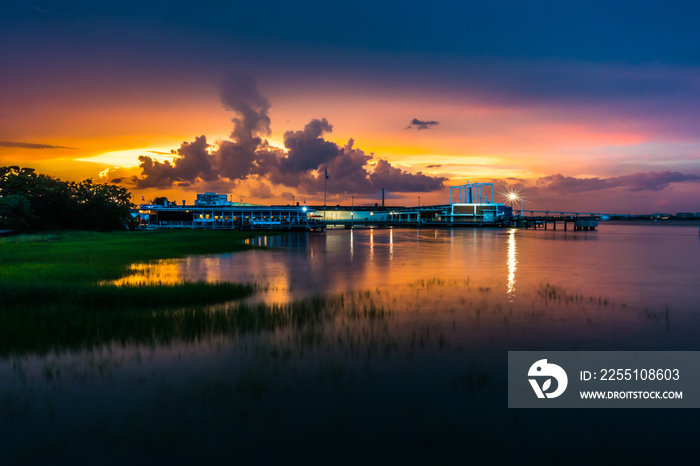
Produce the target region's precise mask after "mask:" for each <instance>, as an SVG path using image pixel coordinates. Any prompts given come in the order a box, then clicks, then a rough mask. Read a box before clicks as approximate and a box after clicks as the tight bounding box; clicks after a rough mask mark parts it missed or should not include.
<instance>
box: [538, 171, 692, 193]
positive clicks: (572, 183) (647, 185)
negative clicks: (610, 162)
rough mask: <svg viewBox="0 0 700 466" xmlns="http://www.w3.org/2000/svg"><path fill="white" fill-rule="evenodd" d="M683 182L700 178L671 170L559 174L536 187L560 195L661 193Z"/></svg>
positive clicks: (546, 177) (541, 179) (545, 178)
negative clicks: (605, 174)
mask: <svg viewBox="0 0 700 466" xmlns="http://www.w3.org/2000/svg"><path fill="white" fill-rule="evenodd" d="M683 182H695V183H697V182H700V176H698V175H693V174H683V173H679V172H672V171H670V170H666V171H663V172H648V173H634V174H632V175H623V176H614V177H610V178H575V177H571V176H563V175H561V174H557V175H551V176H545V177H542V178H539V179H538V180H537V183H536V186H537V187H538V188H542V189H547V190H551V191H555V192H560V193H581V192H586V191H599V190H604V189H611V188H623V189H625V190H627V191H661V190H663V189H665V188H667V187H668V186H669V185H670V184H671V183H683Z"/></svg>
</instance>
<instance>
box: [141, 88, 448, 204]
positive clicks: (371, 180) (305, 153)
mask: <svg viewBox="0 0 700 466" xmlns="http://www.w3.org/2000/svg"><path fill="white" fill-rule="evenodd" d="M221 102H222V104H223V105H224V107H225V108H227V109H228V110H230V111H232V112H233V113H234V114H235V117H234V118H232V120H231V121H232V122H233V131H232V132H231V134H230V139H228V140H223V141H216V142H215V144H212V145H210V144H208V143H207V139H206V137H205V136H199V137H197V138H195V140H194V141H192V142H189V143H188V142H183V143H182V145H181V146H180V148H179V149H178V150H177V151H174V153H175V155H176V157H175V158H174V159H173V160H172V162H171V161H165V162H159V161H157V160H155V159H153V158H152V157H150V156H147V155H142V156H140V157H139V161H140V169H141V175H140V176H134V177H132V178H131V181H132V182H133V183H134V184H135V185H136V186H137V187H139V188H146V187H171V186H173V185H175V186H181V187H182V186H190V185H198V186H199V185H212V184H214V183H215V182H218V183H226V182H228V183H230V184H231V185H233V184H234V183H235V182H236V181H237V180H246V179H251V177H252V179H257V180H261V179H263V178H264V179H266V180H268V181H269V182H271V183H272V184H273V185H284V186H287V187H289V188H295V189H297V190H298V191H299V192H301V193H304V194H317V193H319V192H321V191H323V190H324V189H325V188H327V192H328V193H329V194H340V193H358V194H368V193H374V192H377V191H378V190H381V188H386V189H387V190H389V191H395V192H428V191H433V190H436V189H440V188H443V187H444V181H446V178H439V177H432V176H428V175H425V174H423V173H422V172H418V173H415V174H414V173H409V172H406V171H404V170H401V169H399V168H396V167H393V166H392V165H391V163H389V162H388V161H386V160H383V159H379V160H378V161H376V163H372V164H371V163H370V161H373V159H374V154H371V153H370V154H367V153H365V152H364V151H362V150H361V149H358V148H355V147H353V146H354V141H353V140H352V139H350V140H349V141H348V143H347V144H346V145H345V146H343V147H341V146H339V145H337V144H336V143H334V142H332V141H328V140H326V139H325V138H324V136H326V135H327V134H330V133H331V132H332V131H333V125H331V124H330V123H329V122H328V121H327V120H326V119H325V118H321V119H313V120H311V121H310V122H309V123H308V124H307V125H305V126H304V128H303V129H301V130H298V131H286V132H285V133H284V149H279V148H276V147H271V146H270V145H269V143H268V142H267V140H265V139H263V137H264V136H267V135H269V134H270V117H269V115H268V111H269V108H270V102H269V101H268V99H267V98H266V97H265V96H264V95H263V94H262V93H261V92H260V90H259V89H258V87H257V86H256V84H255V82H254V81H252V80H250V79H249V78H242V77H237V76H232V75H230V76H227V77H226V78H225V79H224V81H223V84H222V86H221ZM421 123H424V124H427V125H432V124H437V122H421ZM326 172H327V173H328V175H329V180H328V182H327V183H326V178H325V173H326ZM251 195H255V196H256V197H259V198H268V197H272V192H271V190H270V187H269V186H268V185H267V184H264V183H261V182H260V183H259V184H257V185H253V187H252V188H251Z"/></svg>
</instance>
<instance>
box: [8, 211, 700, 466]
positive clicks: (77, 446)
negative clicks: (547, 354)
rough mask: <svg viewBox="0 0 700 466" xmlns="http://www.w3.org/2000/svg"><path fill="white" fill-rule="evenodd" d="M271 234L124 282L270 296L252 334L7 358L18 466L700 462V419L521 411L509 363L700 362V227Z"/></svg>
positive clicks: (222, 331) (214, 325)
mask: <svg viewBox="0 0 700 466" xmlns="http://www.w3.org/2000/svg"><path fill="white" fill-rule="evenodd" d="M256 242H258V243H259V244H263V245H267V246H272V247H275V248H278V249H275V250H273V251H260V250H256V251H249V252H242V253H235V254H225V255H217V256H205V257H191V258H187V259H183V260H178V261H163V262H159V263H156V264H135V265H134V267H133V271H132V272H133V273H132V275H130V276H127V277H125V278H124V279H123V280H122V281H123V282H128V283H135V282H165V283H173V282H179V281H183V280H202V279H204V280H210V281H227V280H229V281H236V282H249V283H254V284H255V285H256V286H257V288H258V293H257V294H256V295H255V296H254V297H253V298H251V299H250V300H249V301H250V303H251V305H254V304H255V303H257V302H264V303H265V304H266V305H267V306H266V307H261V308H259V314H256V315H257V317H255V318H254V319H253V320H250V319H249V320H242V319H241V320H240V321H237V320H235V319H234V320H233V321H231V320H230V319H229V320H226V323H225V325H224V324H223V323H220V322H218V321H217V319H216V318H215V317H214V318H211V317H210V318H209V319H208V320H207V321H206V322H207V324H206V326H205V327H206V328H205V329H204V330H202V328H201V326H200V327H197V328H198V330H197V331H196V332H194V331H187V327H186V326H184V325H183V326H182V328H184V329H185V330H181V331H172V329H171V327H169V326H167V329H168V332H169V335H170V337H167V338H164V337H163V336H162V335H163V330H162V327H158V324H156V323H153V326H154V327H153V337H152V338H149V337H144V332H143V331H142V329H141V330H139V332H138V333H134V336H133V338H122V339H120V340H119V341H105V342H104V344H103V345H100V346H98V347H88V348H83V349H80V350H75V349H71V350H66V349H65V348H55V349H54V350H53V351H50V352H49V353H43V354H18V353H14V354H11V355H5V356H4V357H3V358H2V359H0V448H1V451H0V454H1V455H2V458H3V461H2V463H3V464H5V460H7V461H8V463H7V464H10V463H13V462H18V463H47V462H50V463H65V464H80V463H87V464H94V463H108V464H123V463H156V462H157V463H163V462H168V463H175V464H184V463H201V462H203V461H205V462H206V461H208V462H212V461H217V462H223V461H226V462H228V463H234V462H236V463H241V462H244V463H256V464H266V463H271V462H275V463H279V462H290V463H296V462H299V461H304V462H307V463H318V462H323V463H342V464H350V463H358V462H360V463H363V464H364V463H370V464H373V463H379V462H383V463H390V464H394V463H404V464H454V463H456V462H461V463H465V464H466V463H469V462H474V461H478V462H482V463H485V462H488V463H493V462H517V463H526V464H570V463H601V462H609V461H611V460H616V461H626V462H632V461H634V462H644V463H646V462H649V461H651V460H658V461H664V462H669V461H674V460H675V461H678V460H686V459H688V458H692V456H687V455H690V454H692V453H693V445H694V444H695V440H696V437H697V435H696V432H697V429H696V427H695V426H696V424H697V422H698V421H697V419H698V416H700V413H698V412H696V411H695V410H660V409H657V410H652V409H647V410H642V409H639V410H612V409H608V410H514V409H510V410H509V409H508V408H507V393H506V388H507V386H506V384H507V379H506V368H507V352H508V351H509V350H700V270H699V269H698V264H700V237H699V235H698V227H697V225H688V224H682V225H676V226H669V225H659V224H644V225H630V224H614V223H603V224H601V226H600V229H599V231H597V232H571V231H569V232H564V231H561V230H557V231H546V232H545V231H516V230H512V231H511V230H485V229H484V230H437V231H436V230H355V231H344V230H343V231H329V232H327V233H325V234H298V235H290V236H279V237H267V238H260V239H259V240H256ZM319 296H322V297H324V298H323V299H319V298H318V297H319ZM236 305H237V304H234V303H229V304H224V305H220V306H215V307H212V308H206V309H204V308H203V309H196V310H194V314H196V313H200V314H206V315H208V316H216V315H218V314H221V315H223V314H225V313H227V312H229V313H230V312H231V309H234V307H233V306H236ZM97 311H98V310H97ZM180 311H181V312H180ZM189 311H191V310H179V311H178V310H176V311H173V313H172V315H171V318H172V319H182V316H183V315H184V313H187V312H189ZM217 313H218V314H217ZM188 315H189V314H188ZM178 328H180V327H178ZM699 369H700V361H699Z"/></svg>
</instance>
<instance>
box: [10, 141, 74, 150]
mask: <svg viewBox="0 0 700 466" xmlns="http://www.w3.org/2000/svg"><path fill="white" fill-rule="evenodd" d="M0 147H16V148H19V149H75V147H66V146H54V145H51V144H33V143H30V142H13V141H0Z"/></svg>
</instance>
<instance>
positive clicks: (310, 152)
mask: <svg viewBox="0 0 700 466" xmlns="http://www.w3.org/2000/svg"><path fill="white" fill-rule="evenodd" d="M331 131H333V126H332V125H331V124H329V123H328V121H327V120H326V119H325V118H322V119H321V120H311V122H309V123H308V124H307V125H306V126H304V129H303V130H302V131H287V132H286V133H284V147H286V148H287V150H288V152H287V157H286V158H284V159H282V161H281V163H280V169H281V171H282V172H285V173H289V172H303V171H306V170H313V169H316V168H318V167H319V165H322V164H326V163H328V162H329V161H331V160H332V159H334V158H336V157H338V155H339V152H340V149H339V148H338V146H337V145H336V144H335V143H333V142H329V141H326V140H324V139H323V138H322V137H321V136H322V135H324V134H326V133H330V132H331Z"/></svg>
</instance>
